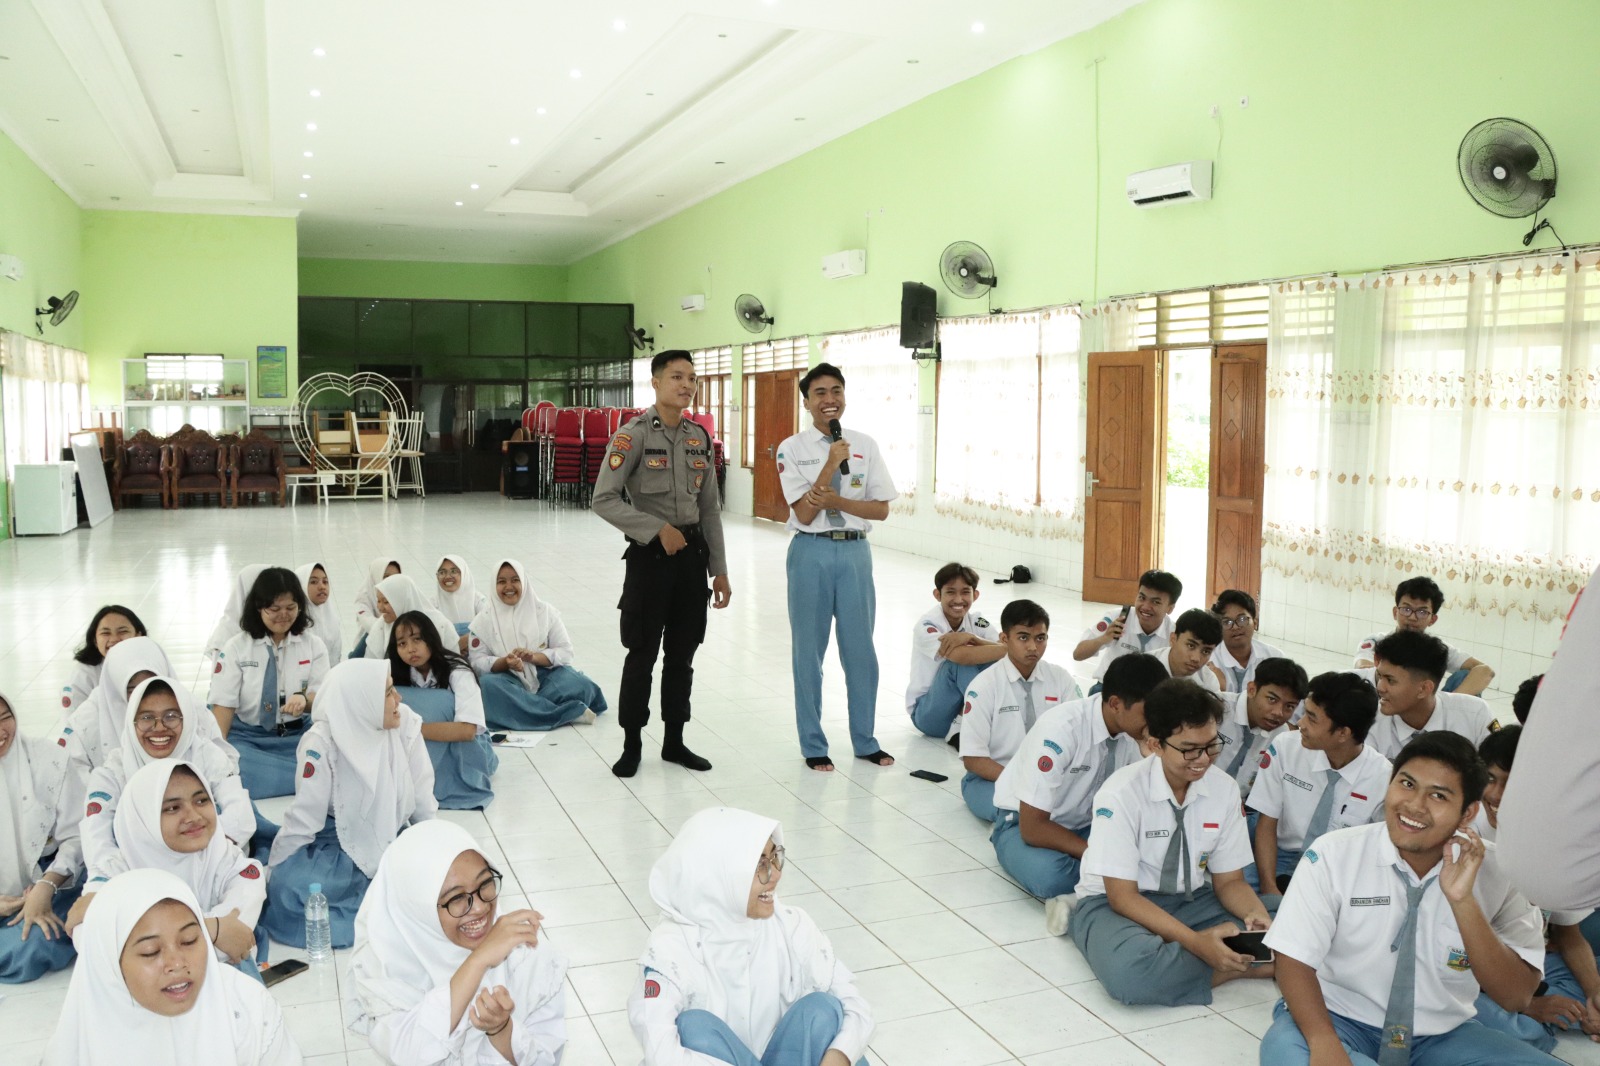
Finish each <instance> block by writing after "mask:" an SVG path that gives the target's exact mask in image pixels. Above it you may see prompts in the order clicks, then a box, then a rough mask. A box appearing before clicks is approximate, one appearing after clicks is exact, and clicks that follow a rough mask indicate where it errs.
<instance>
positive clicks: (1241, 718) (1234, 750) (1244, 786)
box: [1202, 668, 1289, 799]
mask: <svg viewBox="0 0 1600 1066" xmlns="http://www.w3.org/2000/svg"><path fill="white" fill-rule="evenodd" d="M1202 669H1203V668H1202ZM1222 702H1223V704H1224V705H1225V707H1226V709H1225V710H1224V711H1223V715H1222V724H1221V725H1219V726H1218V727H1217V732H1218V733H1219V734H1221V735H1222V736H1225V737H1227V738H1228V746H1227V747H1225V748H1223V749H1222V754H1221V755H1220V756H1218V757H1217V760H1216V761H1217V763H1218V764H1219V765H1221V767H1222V769H1223V770H1224V771H1226V770H1227V769H1228V767H1230V766H1232V765H1234V761H1235V759H1238V760H1239V763H1238V765H1239V768H1238V769H1237V770H1235V771H1234V773H1233V775H1232V776H1233V779H1234V780H1235V781H1237V782H1238V783H1239V798H1240V799H1243V798H1244V797H1246V796H1248V795H1250V787H1251V786H1252V785H1253V784H1255V780H1256V774H1258V773H1259V772H1260V771H1261V755H1262V753H1263V752H1265V751H1266V750H1267V745H1269V744H1271V743H1272V741H1273V740H1274V738H1276V737H1280V736H1282V735H1283V733H1284V732H1285V731H1286V730H1287V729H1288V728H1289V727H1288V726H1287V725H1280V726H1279V727H1278V728H1277V729H1274V730H1273V731H1272V732H1270V733H1263V732H1262V731H1261V730H1259V729H1252V728H1251V727H1250V708H1249V702H1250V695H1249V693H1247V692H1226V693H1223V695H1222ZM1240 748H1243V749H1244V756H1243V758H1242V759H1241V758H1239V749H1240Z"/></svg>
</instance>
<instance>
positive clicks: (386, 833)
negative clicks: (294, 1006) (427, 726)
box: [262, 659, 439, 948]
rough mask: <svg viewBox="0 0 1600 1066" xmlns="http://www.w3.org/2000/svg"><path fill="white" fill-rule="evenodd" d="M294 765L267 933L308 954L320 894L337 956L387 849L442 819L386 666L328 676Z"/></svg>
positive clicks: (422, 751) (351, 667) (273, 865)
mask: <svg viewBox="0 0 1600 1066" xmlns="http://www.w3.org/2000/svg"><path fill="white" fill-rule="evenodd" d="M295 755H296V760H297V762H298V764H299V765H300V767H301V770H300V775H299V777H298V778H297V779H296V781H295V793H294V803H293V804H292V805H290V807H289V811H288V814H286V815H285V816H284V820H283V828H282V829H281V830H279V832H278V835H277V838H276V839H274V840H273V842H272V854H271V856H270V857H269V858H268V860H267V867H268V869H269V870H270V872H271V875H272V876H271V878H270V880H269V882H268V885H267V910H266V914H265V916H264V918H263V920H262V925H263V926H265V927H266V930H267V932H269V933H270V934H272V939H274V940H276V941H277V942H278V943H280V944H289V945H291V946H293V947H297V948H301V947H305V937H306V927H305V907H306V900H307V899H308V898H309V897H310V895H311V886H312V885H314V884H316V885H321V886H322V893H323V895H325V896H327V897H328V917H329V920H330V923H331V925H332V927H333V946H334V947H336V948H347V947H349V946H350V945H351V944H352V943H353V942H354V939H355V919H356V910H357V909H358V908H359V907H360V906H361V897H362V896H364V895H365V894H366V891H367V885H369V884H370V883H371V881H372V877H373V875H374V874H376V873H377V872H378V860H379V859H380V858H381V857H382V856H383V849H384V848H386V847H388V846H389V845H390V844H391V843H393V842H394V839H395V837H397V836H399V835H400V831H401V830H402V829H404V828H405V827H406V826H407V825H409V824H411V823H413V822H422V821H427V820H428V819H430V818H433V817H434V816H435V815H437V814H438V811H439V805H438V804H437V803H436V802H434V798H433V765H432V764H431V763H430V762H429V761H428V752H427V749H426V748H425V747H424V746H423V743H422V719H420V718H418V717H417V715H416V713H415V712H413V711H411V710H410V709H409V708H407V707H404V706H402V705H401V703H400V694H399V693H398V692H396V691H395V690H394V682H393V681H392V680H391V679H390V677H389V668H388V664H387V663H381V662H374V661H372V660H371V659H347V660H345V661H344V662H342V663H340V664H339V665H338V666H336V667H334V668H333V669H332V670H330V671H328V679H327V681H326V682H325V683H324V685H323V689H322V699H320V700H319V701H318V717H317V721H316V722H315V723H314V724H313V725H312V726H311V728H309V729H307V730H306V731H305V735H304V736H302V737H301V738H300V747H299V750H298V751H297V752H296V753H295Z"/></svg>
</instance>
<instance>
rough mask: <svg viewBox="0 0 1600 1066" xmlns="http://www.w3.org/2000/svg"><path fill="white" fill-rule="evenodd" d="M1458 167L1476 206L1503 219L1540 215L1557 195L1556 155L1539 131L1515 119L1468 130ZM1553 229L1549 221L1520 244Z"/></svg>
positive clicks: (1458, 155) (1492, 121)
mask: <svg viewBox="0 0 1600 1066" xmlns="http://www.w3.org/2000/svg"><path fill="white" fill-rule="evenodd" d="M1456 165H1457V169H1458V170H1459V172H1460V174H1461V184H1462V185H1463V186H1465V187H1466V190H1467V193H1468V194H1469V195H1470V196H1471V197H1472V199H1473V200H1474V201H1475V202H1476V203H1477V205H1478V206H1479V207H1481V208H1483V209H1484V210H1485V211H1488V212H1489V213H1490V214H1494V215H1499V216H1500V217H1501V218H1527V217H1528V216H1529V215H1537V214H1538V213H1539V212H1540V211H1542V210H1544V208H1545V205H1547V204H1548V203H1549V202H1550V201H1551V200H1552V199H1554V198H1555V195H1556V154H1555V152H1554V151H1552V150H1551V148H1550V144H1549V142H1548V141H1546V140H1545V139H1544V138H1543V137H1541V136H1540V135H1539V131H1538V130H1536V129H1534V128H1533V127H1532V126H1529V125H1528V124H1527V123H1525V122H1518V121H1517V120H1516V119H1514V118H1491V119H1485V120H1484V121H1482V122H1480V123H1478V124H1477V125H1476V126H1474V127H1472V128H1471V129H1470V130H1468V131H1467V135H1466V136H1465V137H1463V138H1462V139H1461V148H1460V149H1459V150H1458V151H1457V153H1456ZM1549 228H1550V223H1549V222H1548V221H1543V222H1540V223H1539V224H1538V225H1536V226H1534V227H1533V229H1531V230H1529V231H1528V235H1527V236H1526V237H1524V238H1523V239H1522V243H1523V244H1524V245H1527V244H1529V243H1530V242H1532V240H1533V237H1534V234H1536V233H1538V232H1539V231H1540V230H1541V229H1549ZM1551 232H1552V233H1554V232H1555V231H1554V229H1551ZM1557 239H1558V240H1559V239H1560V238H1559V236H1558V237H1557ZM1563 247H1565V245H1564V244H1563Z"/></svg>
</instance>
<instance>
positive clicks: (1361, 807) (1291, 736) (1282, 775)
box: [1249, 730, 1393, 851]
mask: <svg viewBox="0 0 1600 1066" xmlns="http://www.w3.org/2000/svg"><path fill="white" fill-rule="evenodd" d="M1331 769H1333V767H1332V766H1331V765H1330V764H1329V763H1328V756H1327V753H1326V752H1321V751H1312V750H1311V749H1310V748H1307V747H1306V745H1305V738H1303V737H1302V736H1301V735H1300V734H1299V733H1297V732H1295V731H1294V730H1290V731H1288V732H1287V733H1285V734H1283V735H1282V736H1280V737H1278V738H1277V739H1276V740H1274V741H1273V742H1272V743H1271V744H1270V745H1268V747H1267V750H1266V751H1265V752H1264V753H1263V755H1262V757H1261V772H1260V773H1259V774H1258V775H1257V777H1256V784H1255V787H1254V788H1252V789H1251V790H1250V801H1249V806H1250V807H1251V809H1253V810H1257V811H1260V812H1261V813H1262V814H1264V815H1266V816H1267V817H1268V818H1276V819H1277V820H1278V847H1280V848H1282V849H1283V850H1285V851H1301V850H1302V849H1304V847H1305V843H1306V830H1307V829H1310V828H1311V816H1312V815H1314V814H1316V813H1317V805H1318V804H1319V803H1321V802H1322V792H1323V789H1325V788H1327V785H1328V778H1327V774H1328V771H1329V770H1331ZM1392 770H1393V767H1392V766H1391V765H1390V763H1389V760H1388V759H1385V758H1384V757H1383V755H1381V754H1380V753H1379V752H1377V751H1375V750H1374V749H1373V748H1372V746H1371V745H1369V744H1363V745H1362V746H1361V753H1360V754H1359V755H1357V756H1356V757H1355V758H1354V759H1351V760H1350V761H1349V762H1348V763H1346V764H1345V765H1344V766H1342V767H1340V768H1339V781H1338V783H1337V784H1335V785H1334V786H1333V787H1334V799H1333V813H1332V816H1331V817H1330V818H1329V819H1328V832H1332V831H1333V830H1335V829H1345V828H1348V827H1349V826H1352V825H1366V824H1367V823H1368V822H1371V821H1375V820H1377V819H1379V818H1381V817H1382V816H1383V797H1384V793H1385V792H1387V791H1388V789H1389V776H1390V773H1391V772H1392Z"/></svg>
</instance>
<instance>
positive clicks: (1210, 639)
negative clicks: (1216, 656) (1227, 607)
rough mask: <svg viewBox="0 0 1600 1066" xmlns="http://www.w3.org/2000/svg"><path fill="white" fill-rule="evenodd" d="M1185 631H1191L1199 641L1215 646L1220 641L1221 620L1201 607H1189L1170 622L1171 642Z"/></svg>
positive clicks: (1175, 640)
mask: <svg viewBox="0 0 1600 1066" xmlns="http://www.w3.org/2000/svg"><path fill="white" fill-rule="evenodd" d="M1185 633H1193V634H1194V635H1195V639H1197V640H1199V641H1200V643H1202V644H1210V645H1211V646H1212V647H1216V646H1217V645H1218V644H1221V643H1222V622H1221V621H1219V620H1218V618H1217V616H1216V615H1214V614H1212V613H1211V612H1210V611H1208V610H1206V609H1205V608H1203V607H1191V608H1189V609H1188V610H1187V611H1184V612H1183V613H1182V614H1180V615H1179V616H1178V620H1177V621H1176V622H1174V623H1172V640H1173V643H1177V640H1178V638H1179V637H1181V636H1182V635H1183V634H1185Z"/></svg>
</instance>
